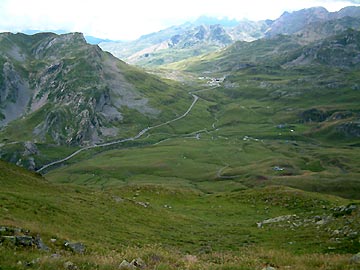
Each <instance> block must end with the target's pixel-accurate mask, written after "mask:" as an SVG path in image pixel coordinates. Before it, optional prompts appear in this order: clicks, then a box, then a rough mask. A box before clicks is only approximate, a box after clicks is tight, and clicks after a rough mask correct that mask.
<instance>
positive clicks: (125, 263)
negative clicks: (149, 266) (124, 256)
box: [119, 260, 136, 270]
mask: <svg viewBox="0 0 360 270" xmlns="http://www.w3.org/2000/svg"><path fill="white" fill-rule="evenodd" d="M119 269H123V270H127V269H136V267H135V266H134V265H132V264H131V263H129V262H128V261H127V260H123V261H122V262H121V263H120V265H119Z"/></svg>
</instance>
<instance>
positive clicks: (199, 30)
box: [99, 7, 360, 66]
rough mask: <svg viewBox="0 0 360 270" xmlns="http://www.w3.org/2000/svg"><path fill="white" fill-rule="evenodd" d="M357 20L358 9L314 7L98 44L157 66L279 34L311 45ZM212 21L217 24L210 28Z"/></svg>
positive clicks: (129, 59)
mask: <svg viewBox="0 0 360 270" xmlns="http://www.w3.org/2000/svg"><path fill="white" fill-rule="evenodd" d="M359 18H360V8H359V7H346V8H343V9H341V10H339V11H338V12H329V11H327V10H326V9H325V8H322V7H314V8H309V9H303V10H299V11H295V12H292V13H288V12H285V13H284V14H282V15H281V16H280V17H279V18H278V19H276V20H274V21H272V20H264V21H257V22H255V21H249V20H243V21H240V22H238V23H237V24H236V25H234V24H235V23H234V22H231V23H230V22H228V21H225V22H222V21H221V20H210V19H209V18H204V19H199V20H198V21H195V22H194V23H185V24H183V25H180V26H174V27H170V28H168V29H165V30H162V31H160V32H158V33H152V34H150V35H146V36H143V37H141V38H139V39H138V40H136V41H132V42H103V43H100V44H99V45H100V47H101V48H103V49H104V50H107V51H109V52H111V53H112V54H114V55H115V56H117V57H119V58H120V59H124V60H125V61H127V62H129V63H132V64H137V65H144V66H158V65H163V64H167V63H172V62H177V61H180V60H183V59H187V58H189V57H193V56H197V55H200V54H203V53H208V52H212V51H216V50H218V49H221V48H223V47H226V46H228V45H230V44H232V43H234V42H236V41H247V42H251V41H254V40H257V39H261V38H272V37H275V36H276V35H279V34H282V35H292V34H297V35H301V36H302V37H303V42H307V43H310V42H313V41H314V40H317V39H321V38H325V37H327V36H331V35H334V34H336V33H339V31H343V30H346V29H347V28H352V29H358V25H359V22H358V20H359ZM212 22H217V23H218V24H215V25H212V24H211V23H212ZM319 25H320V27H319ZM321 29H322V30H321ZM175 55H176V56H175Z"/></svg>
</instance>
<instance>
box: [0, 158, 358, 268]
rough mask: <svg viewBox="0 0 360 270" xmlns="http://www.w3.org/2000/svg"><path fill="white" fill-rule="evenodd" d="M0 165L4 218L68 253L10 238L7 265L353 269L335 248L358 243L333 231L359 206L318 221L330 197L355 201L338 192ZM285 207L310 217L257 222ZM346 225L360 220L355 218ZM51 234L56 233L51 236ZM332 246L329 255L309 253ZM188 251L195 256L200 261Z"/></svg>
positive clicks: (3, 257) (327, 211)
mask: <svg viewBox="0 0 360 270" xmlns="http://www.w3.org/2000/svg"><path fill="white" fill-rule="evenodd" d="M0 166H1V174H0V183H1V187H2V188H1V190H0V205H1V208H0V211H1V216H0V224H1V225H5V226H14V227H21V228H24V229H28V230H30V231H31V234H32V235H34V236H35V235H37V234H40V235H41V237H42V239H43V241H44V242H45V243H46V244H47V245H49V246H50V248H51V249H52V253H54V252H57V253H61V254H62V255H61V257H60V259H51V258H50V257H49V256H48V255H49V254H48V253H44V252H40V251H37V250H35V249H26V248H20V247H18V248H16V252H15V253H14V250H13V249H14V247H13V246H12V245H11V244H9V243H6V242H5V243H4V244H3V245H0V251H1V252H0V262H1V263H0V266H1V267H3V268H4V269H23V266H22V264H21V263H19V264H18V262H19V261H22V262H26V261H31V260H33V259H34V258H40V259H39V260H38V261H37V262H36V263H34V264H33V265H30V268H33V269H48V268H51V267H62V264H63V263H64V262H65V261H68V260H71V261H73V262H75V263H76V264H77V265H79V266H80V267H81V269H93V268H97V269H113V268H116V267H117V265H118V264H119V263H120V262H121V261H122V259H125V258H126V259H128V260H131V259H132V258H135V257H138V256H141V257H142V258H143V259H144V260H145V261H146V263H147V264H148V265H149V266H150V269H178V268H179V267H180V268H184V269H203V268H206V269H254V268H258V267H261V265H264V264H266V263H273V264H276V265H277V266H279V267H283V266H286V265H291V266H294V268H292V269H309V268H306V267H311V268H312V269H322V268H321V267H324V266H325V265H327V266H331V267H330V268H326V269H352V268H351V267H352V266H351V265H347V262H348V259H349V255H336V254H337V253H344V252H345V253H347V252H351V253H352V252H356V251H357V250H358V248H359V247H358V244H357V242H356V240H355V241H354V239H352V238H350V237H346V236H342V235H339V239H341V240H340V241H338V242H334V241H333V240H332V239H333V238H332V236H331V233H332V231H333V230H334V229H335V228H338V227H339V226H340V227H341V226H343V225H344V224H343V223H345V222H347V223H349V221H350V220H352V221H353V220H354V218H357V215H358V212H356V213H353V214H352V215H350V216H341V217H340V218H333V220H332V221H331V223H329V224H327V225H324V226H317V225H316V224H315V223H314V221H313V219H314V216H316V215H321V216H326V215H332V213H333V210H331V209H332V208H333V207H334V206H336V205H343V204H348V203H349V201H348V200H344V199H340V198H337V197H332V196H324V195H318V194H311V193H306V192H302V191H299V190H294V189H289V188H282V187H269V188H266V189H254V190H248V191H238V192H233V193H218V194H214V195H206V194H204V193H202V192H198V191H191V190H189V189H187V190H186V189H178V188H176V189H174V188H165V187H161V186H156V185H146V186H137V185H129V186H126V187H122V188H120V187H115V188H114V187H113V188H111V189H104V190H102V191H100V190H99V189H90V188H86V187H80V186H74V185H68V184H66V185H58V184H52V183H49V182H47V181H46V180H45V179H43V178H41V177H39V176H38V175H35V174H32V173H29V172H27V171H24V170H22V169H19V168H17V167H15V166H13V165H8V164H5V163H3V162H0ZM29 185H31V189H29ZM137 202H148V203H149V206H148V207H147V208H145V207H143V206H141V205H139V204H138V203H137ZM165 205H166V206H167V207H166V206H165ZM169 206H170V207H169ZM288 214H291V215H294V214H296V215H297V217H296V220H295V221H294V222H295V223H299V224H301V222H304V223H303V224H305V223H306V222H305V221H302V220H305V219H309V220H310V221H308V222H307V223H308V224H307V225H306V226H305V225H300V226H294V225H292V223H288V222H280V223H276V224H271V225H264V227H263V228H261V229H260V228H257V226H256V222H259V221H262V220H264V219H267V218H272V217H277V216H280V215H288ZM349 224H351V225H350V226H349V227H350V228H351V229H353V230H356V229H358V228H357V227H356V226H358V224H356V223H354V222H353V223H349ZM316 227H319V228H318V229H316ZM50 238H56V239H57V241H56V242H55V243H51V242H50ZM64 240H69V241H75V242H76V241H81V242H82V243H84V244H85V245H86V247H87V251H86V253H85V255H82V256H78V255H74V254H72V253H71V252H67V251H66V250H64V248H63V247H62V243H63V241H64ZM155 243H156V245H155ZM329 247H331V248H329ZM329 251H330V252H331V253H332V254H333V255H320V256H319V257H317V256H313V255H311V254H312V253H317V252H320V253H328V252H329ZM185 254H192V255H196V256H197V257H196V260H194V261H193V260H189V257H184V256H185ZM325 258H326V261H323V260H324V259H325ZM299 261H302V264H301V266H298V265H297V264H298V262H299ZM302 267H305V268H302ZM337 267H338V268H337ZM339 267H341V268H339Z"/></svg>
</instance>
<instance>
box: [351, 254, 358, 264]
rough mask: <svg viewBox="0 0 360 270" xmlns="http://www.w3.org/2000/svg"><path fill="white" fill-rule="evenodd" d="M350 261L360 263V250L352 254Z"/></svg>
mask: <svg viewBox="0 0 360 270" xmlns="http://www.w3.org/2000/svg"><path fill="white" fill-rule="evenodd" d="M350 262H351V263H354V264H360V252H359V253H358V254H355V255H354V256H352V257H351V259H350Z"/></svg>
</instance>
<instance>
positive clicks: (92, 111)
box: [0, 33, 160, 145]
mask: <svg viewBox="0 0 360 270" xmlns="http://www.w3.org/2000/svg"><path fill="white" fill-rule="evenodd" d="M0 48H1V50H0V53H1V54H0V61H1V62H0V63H1V66H0V69H1V72H0V78H1V80H0V112H1V121H0V125H1V126H5V125H7V124H8V123H9V122H11V121H13V120H15V119H18V118H20V117H25V116H29V115H37V117H36V118H38V119H37V121H34V122H32V126H33V128H32V130H29V131H30V132H31V133H32V135H33V136H34V138H36V140H37V141H40V142H46V141H48V140H49V139H50V141H53V142H55V143H56V144H72V145H82V144H92V143H96V142H99V141H100V140H102V139H103V138H104V136H108V135H111V134H112V135H116V134H117V132H116V129H117V128H118V123H119V121H121V120H122V119H123V115H122V112H121V111H122V109H123V108H125V107H126V108H128V109H132V110H136V111H138V112H139V113H141V114H144V115H146V116H147V117H155V116H156V115H158V114H159V113H160V111H159V110H158V109H156V108H153V107H152V106H151V105H149V102H148V99H147V98H146V97H145V96H143V95H141V94H140V91H139V89H137V88H136V86H135V85H133V84H132V83H130V82H129V81H127V79H126V78H125V76H124V75H123V72H122V68H124V69H126V64H124V63H122V62H121V61H119V60H118V59H116V58H114V57H112V56H111V55H110V54H107V53H104V52H103V51H102V50H101V49H100V48H99V47H97V46H92V45H88V44H87V43H86V42H85V39H84V37H83V36H82V34H80V33H72V34H65V35H55V34H51V33H47V34H37V35H35V36H26V35H23V34H16V35H13V34H9V33H6V34H1V35H0ZM33 118H34V117H33ZM109 128H110V129H109ZM110 131H111V132H110Z"/></svg>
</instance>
